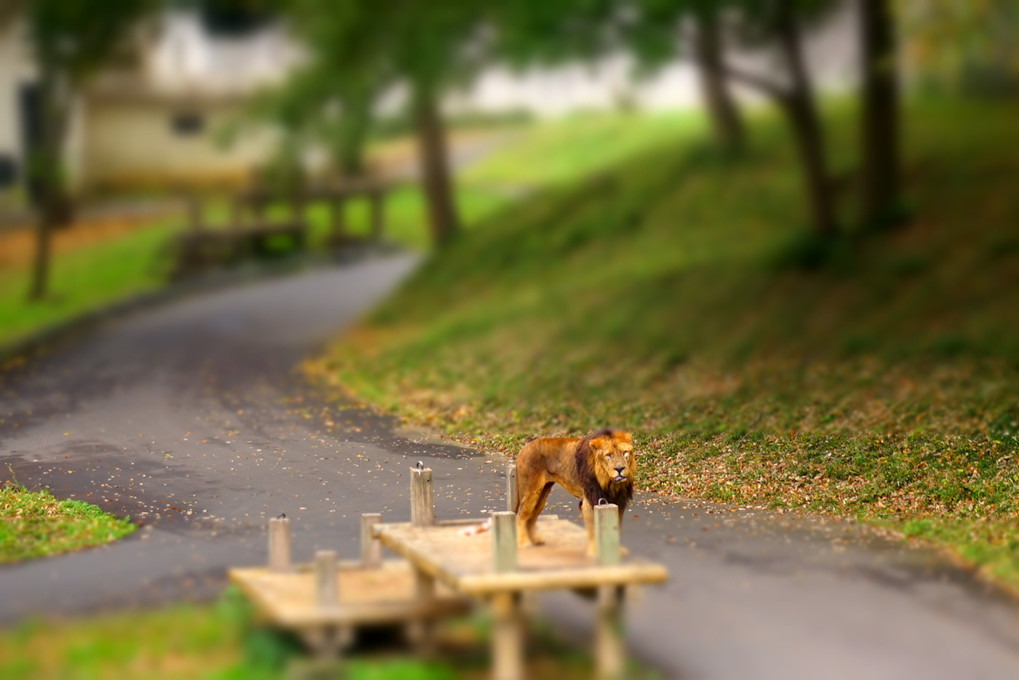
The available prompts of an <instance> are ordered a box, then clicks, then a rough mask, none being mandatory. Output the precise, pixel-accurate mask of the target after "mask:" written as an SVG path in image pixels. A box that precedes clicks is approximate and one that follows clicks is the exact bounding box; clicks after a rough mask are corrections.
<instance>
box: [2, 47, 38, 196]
mask: <svg viewBox="0 0 1019 680" xmlns="http://www.w3.org/2000/svg"><path fill="white" fill-rule="evenodd" d="M33 78H34V73H33V69H32V62H31V60H30V59H29V55H28V54H27V52H26V50H25V45H24V42H23V40H22V36H21V34H20V31H19V30H17V28H16V27H15V28H12V29H9V30H8V31H6V32H4V33H0V155H3V156H5V157H7V158H9V159H11V160H12V161H14V163H15V165H16V170H17V175H18V179H19V180H20V179H23V178H24V163H23V156H24V152H23V149H22V143H21V119H20V107H19V92H20V90H21V86H22V85H23V84H24V83H27V82H31V81H32V80H33ZM12 193H14V192H12V191H11V190H8V189H2V188H0V201H3V200H5V199H6V201H7V202H9V201H10V200H11V194H12Z"/></svg>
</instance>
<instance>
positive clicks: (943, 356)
mask: <svg viewBox="0 0 1019 680" xmlns="http://www.w3.org/2000/svg"><path fill="white" fill-rule="evenodd" d="M1017 114H1019V107H1015V106H1011V107H1009V106H1005V105H996V107H995V108H991V107H988V106H986V105H985V106H978V105H974V104H966V103H941V104H936V105H935V104H925V105H924V106H915V107H913V108H911V109H910V110H909V111H908V114H907V115H908V124H907V126H906V129H907V134H908V139H907V181H908V186H909V201H910V204H911V206H912V207H913V209H914V219H913V220H912V223H911V224H910V225H909V226H908V227H906V228H904V229H901V230H899V231H897V232H894V233H890V234H887V235H880V236H875V235H869V236H865V235H862V234H856V235H854V236H852V237H850V238H848V239H846V242H845V243H844V244H842V245H841V246H839V247H838V248H835V249H833V250H830V251H825V252H821V251H818V250H817V249H816V248H815V247H813V245H812V243H811V242H810V240H809V239H807V238H804V234H805V233H806V227H805V224H804V220H805V211H804V205H803V201H802V198H801V193H800V191H801V186H800V178H799V174H798V170H797V168H796V166H795V165H794V159H793V149H792V148H791V145H790V143H789V140H788V138H787V136H786V134H785V131H784V128H783V127H782V126H781V125H780V124H779V122H778V121H775V120H772V119H769V118H763V119H761V120H758V121H756V123H755V126H754V130H753V139H754V144H753V148H752V150H751V152H750V153H749V154H748V155H747V157H746V158H743V159H740V160H726V159H724V158H721V157H719V156H718V155H717V154H715V153H714V152H713V151H712V150H711V147H710V145H709V144H708V140H707V139H706V138H705V137H704V130H703V129H702V128H701V127H700V126H699V125H697V124H696V122H695V121H692V120H691V119H682V120H681V119H678V118H673V119H670V118H668V117H658V118H640V117H608V118H599V119H590V120H582V121H576V120H571V121H565V122H563V123H560V124H558V125H552V126H545V127H543V128H538V129H537V130H536V131H535V132H534V133H533V134H531V135H529V136H528V137H526V138H522V139H520V140H518V142H517V143H516V144H515V145H514V149H513V150H512V152H510V153H509V154H505V155H502V156H501V157H500V158H494V159H492V160H491V162H489V163H487V164H483V165H482V166H480V167H477V168H475V169H473V170H472V171H471V173H470V174H469V175H468V176H467V177H466V178H465V182H466V183H467V184H468V185H469V186H472V185H477V184H486V185H489V186H490V185H493V184H502V185H504V186H517V187H520V186H523V187H528V188H529V189H530V191H531V193H530V194H529V196H528V198H527V199H526V200H521V201H519V202H518V203H517V204H515V206H514V207H512V208H510V209H507V210H505V211H503V212H501V213H500V214H499V215H497V216H496V217H494V218H491V219H488V220H486V221H485V222H484V223H483V224H481V225H479V227H478V228H476V229H473V230H472V231H471V232H470V233H469V234H467V235H466V236H465V237H464V238H462V239H460V240H459V241H458V242H456V243H455V244H454V245H453V246H452V247H450V248H449V249H447V250H446V251H444V252H442V253H439V254H437V255H435V256H433V257H432V258H431V259H430V260H429V261H428V262H427V263H426V264H425V266H423V267H422V268H421V269H420V271H419V272H417V274H416V275H415V276H414V277H413V279H412V280H410V281H409V282H408V283H407V284H406V285H405V286H404V287H403V289H402V290H401V291H400V292H399V293H398V294H397V295H396V296H394V297H393V298H391V299H390V300H389V301H388V302H387V303H386V304H384V305H383V306H382V307H381V308H380V309H378V310H377V311H376V312H375V313H374V314H373V315H372V316H371V317H370V318H369V319H367V320H366V321H365V322H364V323H363V324H362V325H361V326H360V327H359V328H357V329H356V331H355V332H354V333H352V334H351V335H350V336H348V337H346V338H345V339H343V340H342V341H340V342H338V343H337V344H336V345H335V346H334V347H333V348H332V349H331V350H330V352H329V353H328V355H327V356H325V357H323V358H321V359H320V360H317V361H315V362H310V363H309V365H308V370H309V372H310V373H312V374H316V375H318V376H321V377H324V378H325V379H327V380H330V381H334V382H335V383H336V384H342V385H344V386H345V387H347V388H349V389H351V390H352V391H353V392H354V393H356V394H357V395H358V396H360V397H362V398H365V399H367V400H368V401H371V402H374V403H376V404H379V405H381V406H383V407H384V408H388V409H390V410H392V411H394V412H397V413H400V414H403V415H405V416H407V417H409V418H411V419H414V420H418V421H424V422H429V423H434V424H438V425H440V426H441V427H443V428H445V429H446V430H447V431H448V432H450V433H453V434H455V435H456V436H458V437H461V438H463V439H465V440H469V441H472V442H475V443H477V444H479V445H481V446H484V447H487V448H492V447H495V448H502V449H505V450H507V451H509V452H512V451H515V450H516V449H517V447H518V446H519V444H520V443H521V441H522V440H523V439H524V438H525V437H526V436H529V435H533V434H553V433H565V432H572V433H578V432H584V431H586V430H589V429H592V428H594V427H597V426H602V425H615V426H620V427H626V428H630V429H632V430H633V431H634V432H635V433H636V434H637V439H638V442H639V444H640V448H641V451H642V457H641V459H640V460H641V465H642V472H641V476H640V479H639V482H640V484H641V486H642V487H644V488H646V489H652V490H658V491H663V492H670V493H679V494H682V495H690V496H699V497H705V498H711V499H718V500H724V501H730V502H738V503H750V504H756V505H766V506H771V507H784V508H799V509H805V510H809V511H815V512H824V513H834V514H840V515H848V516H857V517H860V518H863V519H866V520H869V521H874V522H880V523H885V524H890V525H892V526H895V527H898V528H900V529H902V530H904V532H905V533H907V534H910V535H921V536H925V537H928V538H931V539H933V540H935V541H939V542H943V543H946V544H949V545H951V546H954V547H955V549H956V550H958V551H959V553H960V554H961V555H962V556H964V557H965V558H966V559H968V560H971V561H973V562H975V563H979V564H982V565H986V568H987V569H988V570H991V571H993V572H994V573H996V574H998V575H999V576H1000V577H1001V578H1004V579H1006V580H1010V581H1011V582H1012V583H1013V584H1019V569H1017V565H1019V531H1017V522H1019V502H1017V498H1019V495H1017V492H1019V437H1017V427H1019V426H1017V421H1019V406H1017V404H1019V313H1017V312H1016V310H1017V309H1019V231H1017V230H1016V224H1019V196H1017V194H1016V193H1015V190H1014V180H1015V177H1016V176H1017V175H1016V171H1017V169H1019V155H1017V153H1016V150H1015V147H1014V145H1012V144H1009V143H1008V140H1009V139H1010V138H1011V136H1010V133H1011V131H1012V129H1013V127H1014V120H1016V116H1017ZM830 119H831V123H832V126H831V142H832V144H833V149H834V159H835V164H836V169H837V171H838V172H839V174H840V177H841V178H842V182H841V184H842V185H843V188H844V192H845V193H844V196H843V199H844V200H843V201H842V203H843V205H844V206H845V207H846V210H844V211H843V218H844V219H845V220H846V221H847V223H848V222H849V221H851V219H852V212H851V207H852V204H853V201H852V200H851V199H852V198H853V195H852V192H853V191H854V189H855V187H854V184H853V176H852V170H853V167H854V156H855V154H854V148H853V144H854V133H855V128H854V118H853V115H852V112H851V111H848V110H844V109H842V110H836V111H834V112H832V113H831V116H830ZM603 152H604V153H603Z"/></svg>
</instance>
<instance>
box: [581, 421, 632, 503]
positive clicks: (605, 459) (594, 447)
mask: <svg viewBox="0 0 1019 680" xmlns="http://www.w3.org/2000/svg"><path fill="white" fill-rule="evenodd" d="M590 446H591V454H590V455H591V459H590V460H591V464H592V467H593V468H594V473H595V476H596V477H597V478H598V484H599V485H600V486H601V487H602V488H603V489H607V488H609V486H610V485H613V484H633V477H634V475H635V474H636V472H637V459H636V458H635V457H634V454H633V438H632V437H631V436H630V433H629V432H620V431H614V432H612V433H611V434H607V435H602V436H600V437H595V438H594V439H592V440H591V442H590Z"/></svg>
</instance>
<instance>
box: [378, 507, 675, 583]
mask: <svg viewBox="0 0 1019 680" xmlns="http://www.w3.org/2000/svg"><path fill="white" fill-rule="evenodd" d="M539 521H540V522H541V523H542V528H541V531H542V534H543V535H544V537H545V540H546V544H545V545H543V546H528V547H525V548H521V549H519V550H518V551H517V570H516V571H514V572H508V573H500V574H497V573H495V572H494V570H493V568H492V564H493V556H492V541H491V539H490V538H489V537H487V536H485V535H484V534H476V535H470V536H465V535H463V534H462V533H461V527H462V525H461V527H458V526H450V525H446V524H439V525H436V526H432V527H414V526H411V525H410V524H407V523H403V524H383V525H379V526H377V527H376V529H375V533H376V535H377V536H378V537H379V540H380V541H381V542H382V544H383V545H384V546H386V547H387V548H389V549H390V550H392V551H394V552H395V553H397V554H398V555H400V556H401V557H404V558H406V559H407V560H409V561H411V562H413V563H414V564H415V565H416V566H417V567H418V568H420V569H421V570H422V571H424V572H426V573H428V574H430V575H431V576H434V577H435V578H437V579H439V580H440V581H442V582H443V583H445V584H447V585H448V586H450V587H452V588H454V589H455V590H457V591H459V592H462V593H465V594H467V595H473V596H485V595H491V594H494V593H498V592H506V591H515V590H548V589H556V588H595V587H598V586H602V585H627V584H653V583H663V582H664V581H666V580H667V578H668V572H667V571H666V569H665V567H663V566H661V565H659V564H654V563H649V562H645V561H642V560H639V559H635V558H627V559H625V560H623V561H622V562H621V563H620V564H618V565H599V564H598V563H597V562H596V561H595V560H593V559H591V558H589V557H587V534H586V532H585V531H584V529H582V528H581V527H579V526H577V525H575V524H573V523H571V522H568V521H566V520H546V519H544V518H540V519H539Z"/></svg>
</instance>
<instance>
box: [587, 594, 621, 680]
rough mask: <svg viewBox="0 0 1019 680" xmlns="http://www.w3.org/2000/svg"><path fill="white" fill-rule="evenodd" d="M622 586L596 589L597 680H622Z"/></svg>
mask: <svg viewBox="0 0 1019 680" xmlns="http://www.w3.org/2000/svg"><path fill="white" fill-rule="evenodd" d="M625 592H626V590H625V586H601V587H600V588H598V604H597V620H596V621H595V641H594V647H595V670H596V672H597V677H598V680H623V677H624V675H623V673H624V671H625V670H626V645H625V640H624V634H623V599H624V595H625Z"/></svg>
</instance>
